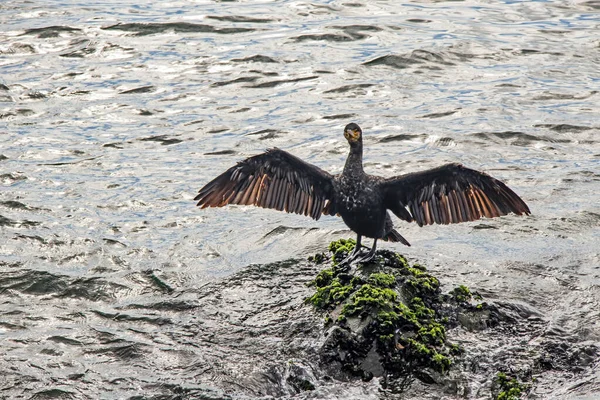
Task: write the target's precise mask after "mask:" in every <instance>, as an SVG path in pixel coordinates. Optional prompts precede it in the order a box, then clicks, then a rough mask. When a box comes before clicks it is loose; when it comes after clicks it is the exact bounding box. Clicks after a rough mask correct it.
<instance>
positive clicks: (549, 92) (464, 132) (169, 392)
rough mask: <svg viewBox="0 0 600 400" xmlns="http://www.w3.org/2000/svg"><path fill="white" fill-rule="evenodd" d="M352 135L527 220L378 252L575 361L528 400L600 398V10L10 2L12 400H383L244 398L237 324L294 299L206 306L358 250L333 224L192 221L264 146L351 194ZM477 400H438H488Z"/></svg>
mask: <svg viewBox="0 0 600 400" xmlns="http://www.w3.org/2000/svg"><path fill="white" fill-rule="evenodd" d="M349 122H356V123H358V124H359V125H360V126H361V127H362V129H363V132H364V138H365V155H364V156H365V169H366V170H367V172H370V173H373V174H378V175H382V176H394V175H398V174H402V173H407V172H413V171H420V170H423V169H427V168H432V167H435V166H439V165H441V164H444V163H448V162H459V163H463V164H464V165H466V166H468V167H470V168H474V169H478V170H481V171H485V172H487V173H489V174H491V175H492V176H494V177H496V178H498V179H501V180H502V181H504V182H505V183H507V184H508V185H509V186H510V187H511V188H513V189H514V190H515V191H516V192H517V193H518V194H519V195H520V196H521V197H522V198H523V199H524V200H525V201H526V202H527V203H528V205H529V206H530V208H531V211H532V215H531V216H528V217H517V216H514V215H512V216H507V217H502V218H497V219H483V220H480V221H476V222H472V223H465V224H458V225H448V226H438V225H436V226H429V227H424V228H419V227H418V226H416V225H415V224H408V223H404V222H402V221H399V220H397V219H396V220H395V223H396V226H397V228H398V230H399V231H400V232H401V233H402V235H403V236H404V237H406V238H407V239H408V241H409V242H411V244H412V247H410V248H407V247H403V246H402V245H401V244H389V243H382V244H380V247H381V248H387V249H391V250H395V251H398V252H401V253H402V254H404V255H405V256H406V257H408V258H409V259H410V260H412V261H418V262H420V263H422V264H424V265H427V266H428V268H429V270H430V271H431V272H432V273H434V274H435V275H437V276H438V277H439V278H440V280H441V281H442V283H443V284H444V285H445V288H447V289H450V288H452V287H454V286H456V285H462V284H464V285H467V286H469V287H471V288H475V289H477V290H478V291H479V292H480V293H481V294H482V295H483V296H484V298H486V299H488V300H489V301H498V302H505V303H510V304H515V305H519V306H520V307H525V308H527V309H528V310H530V312H531V315H536V321H537V322H538V323H540V326H541V328H540V334H539V337H543V338H547V337H548V336H552V337H553V338H554V339H553V340H555V341H557V342H565V343H570V344H572V345H573V346H575V347H576V348H578V349H586V350H585V351H584V352H585V353H586V354H588V356H589V357H587V358H586V360H587V361H586V363H582V365H581V368H579V369H578V371H577V372H576V373H575V372H573V371H571V370H569V371H566V370H565V371H558V370H557V371H556V372H555V373H553V374H544V375H541V376H538V377H536V380H535V383H534V384H533V385H532V388H531V391H530V393H529V396H530V397H529V398H534V399H581V400H583V399H598V398H600V202H599V196H600V195H599V193H600V2H598V1H595V0H590V1H512V0H507V1H447V2H445V1H412V2H403V3H398V2H394V1H367V0H348V1H314V2H304V1H248V2H245V1H222V2H220V1H193V2H192V1H177V0H176V1H165V2H159V1H156V2H149V1H137V2H134V1H130V0H121V1H113V0H105V1H99V2H92V4H88V2H82V1H44V2H31V1H5V2H1V3H0V343H1V346H0V397H2V398H11V399H12V398H14V399H17V398H24V399H29V398H31V399H50V398H60V399H63V398H77V399H78V398H106V399H121V398H153V399H154V398H156V399H158V398H215V399H216V398H254V397H260V396H263V395H265V396H267V395H272V396H276V397H279V396H288V397H292V398H295V397H298V396H299V397H298V398H374V399H375V398H380V397H381V396H383V394H381V391H380V390H379V386H378V383H377V380H373V381H371V382H368V383H363V382H358V383H356V382H354V383H347V382H335V381H334V382H329V383H328V384H327V385H325V386H324V387H323V388H321V389H319V390H317V391H316V392H305V393H300V394H297V395H296V394H294V393H283V392H281V393H280V392H276V391H275V392H272V393H271V392H269V391H268V390H266V391H264V392H260V391H259V390H258V389H256V387H253V386H252V387H251V385H250V386H245V385H243V384H239V379H240V376H246V375H247V374H248V373H249V372H248V371H251V370H252V369H253V368H254V369H261V368H263V367H264V365H263V364H262V361H260V360H262V359H264V357H268V354H265V353H268V346H269V343H268V342H265V341H263V342H259V341H258V340H259V338H260V329H258V328H256V329H255V330H245V329H242V328H243V327H242V325H243V324H242V322H244V321H247V318H248V316H249V315H252V312H253V310H256V308H257V307H272V308H274V309H275V308H277V307H284V304H285V296H282V298H277V296H275V297H274V298H272V299H271V300H270V302H267V303H265V300H264V299H263V300H261V301H259V300H258V298H259V296H258V295H257V297H251V296H250V297H248V296H246V297H245V296H244V295H245V294H244V293H237V294H235V296H233V297H232V298H230V299H229V301H220V302H219V303H218V304H217V303H214V301H216V300H214V299H211V293H212V292H211V291H210V290H207V289H206V288H210V287H212V286H210V285H219V284H223V282H226V281H227V280H228V279H232V277H235V276H237V277H240V276H243V275H239V274H244V273H246V272H247V271H248V269H247V268H249V266H250V265H251V264H267V263H272V262H276V261H282V260H286V259H290V258H306V257H307V256H308V255H310V254H314V253H317V252H322V251H325V250H326V247H327V244H328V243H329V241H331V240H333V239H336V238H340V237H354V234H353V233H352V232H350V231H349V230H347V228H346V227H345V225H344V224H343V222H342V221H341V219H339V218H335V217H323V218H321V219H320V220H319V221H313V220H311V219H308V218H306V217H301V216H298V215H293V214H285V213H281V212H277V211H273V210H265V209H260V208H253V207H239V206H231V207H226V208H222V209H204V210H200V209H198V208H196V207H195V203H194V201H193V198H194V196H195V194H196V192H197V191H198V189H199V188H200V187H202V186H203V185H204V184H205V183H207V182H208V181H209V180H211V179H212V178H213V177H215V176H216V175H217V174H219V173H221V172H222V171H224V170H225V169H227V168H229V167H230V166H232V165H234V164H235V163H236V162H237V161H239V160H242V159H244V158H246V157H248V156H251V155H254V154H258V153H260V152H262V151H264V150H265V149H267V148H270V147H279V148H282V149H285V150H287V151H289V152H291V153H293V154H295V155H296V156H298V157H300V158H302V159H304V160H307V161H309V162H311V163H314V164H316V165H318V166H319V167H321V168H323V169H325V170H327V171H329V172H332V173H338V172H340V171H341V169H342V167H343V163H344V160H345V157H346V154H347V143H346V141H345V139H344V137H343V135H342V130H343V127H344V126H345V125H346V124H347V123H349ZM368 244H370V242H368ZM274 274H275V275H276V274H277V273H276V272H275V273H274ZM286 276H287V278H286V279H291V281H290V282H293V278H290V275H289V274H288V275H286ZM291 276H293V275H291ZM253 279H254V278H253ZM274 279H276V277H274ZM265 285H268V284H266V283H265ZM222 289H223V290H227V287H224V288H222ZM232 290H233V289H232ZM246 294H247V293H246ZM263 294H264V293H263ZM269 296H272V294H269ZM219 300H221V299H220V298H219ZM242 303H243V304H242ZM207 304H212V307H213V308H212V309H210V310H212V311H209V309H208V308H206V307H208V306H207ZM265 304H267V305H265ZM217 305H218V306H217ZM205 306H206V307H205ZM300 311H302V310H300ZM300 311H299V310H295V312H297V313H299V315H305V314H306V313H309V312H310V308H306V309H303V311H302V312H300ZM203 313H204V314H203ZM303 313H304V314H303ZM240 315H245V317H244V318H241V317H240ZM209 316H212V317H214V318H209ZM216 316H219V318H217V317H216ZM238 317H240V321H242V322H240V324H242V325H240V324H237V325H236V324H233V325H231V326H237V327H238V328H239V329H238V330H235V329H233V330H231V326H230V325H227V326H229V327H230V328H227V327H226V326H225V325H219V323H220V322H219V321H221V322H222V321H229V322H231V320H232V319H235V318H238ZM255 322H256V323H257V324H258V325H256V326H259V325H260V324H259V321H255ZM263 322H264V321H263ZM244 323H245V322H244ZM264 323H266V322H264ZM227 334H230V335H232V336H227ZM223 335H225V336H223ZM452 335H453V334H452V333H450V334H449V336H450V337H451V338H452ZM217 336H218V337H221V339H222V340H221V341H219V340H217V339H215V337H217ZM250 336H252V337H254V336H257V338H256V341H253V340H252V337H250ZM455 337H457V338H459V337H460V332H457V333H456V334H455ZM223 338H224V339H223ZM225 339H226V340H225ZM482 340H483V341H485V339H482ZM527 340H529V341H535V339H531V338H529V339H527ZM217 342H218V344H215V343H217ZM226 342H227V343H228V344H225V343H226ZM233 343H238V345H235V346H234V345H233ZM528 343H532V342H528ZM272 344H273V346H276V344H275V343H272ZM228 346H229V347H228ZM253 346H256V347H253ZM265 346H266V347H265ZM500 349H501V346H500V347H498V348H497V350H498V351H500ZM492 356H493V354H490V357H492ZM286 357H287V355H286V354H285V353H277V355H276V357H274V358H273V359H272V360H271V361H270V362H272V363H275V364H276V363H277V362H278V360H279V361H280V362H281V363H283V364H285V363H286V362H287V359H286ZM578 360H580V358H579V359H578ZM219 363H220V364H219ZM217 364H219V365H221V370H220V371H230V373H229V374H230V378H229V379H224V378H223V376H225V374H224V373H222V372H219V374H217V373H215V372H214V371H215V369H216V368H217V366H216V365H217ZM264 368H266V367H264ZM261 370H262V369H261ZM211 371H212V372H211ZM211 373H213V374H214V375H212V376H211V375H210V374H211ZM217 377H218V378H217ZM236 382H238V386H237V387H236V386H235V383H236ZM486 385H487V386H489V382H488V383H486V382H481V383H480V384H474V383H470V384H469V388H468V390H467V389H465V390H462V391H460V390H457V392H456V393H447V394H446V395H445V396H446V397H443V398H445V399H458V398H471V399H488V398H490V397H489V396H490V395H489V391H488V392H486V391H485V390H480V386H481V387H486ZM425 392H426V391H421V392H419V393H420V394H413V396H412V397H410V398H414V399H419V398H430V397H427V395H426V394H423V393H425ZM136 396H138V397H136ZM161 396H163V397H161ZM168 396H171V397H168ZM176 396H180V397H176ZM203 396H204V397H203ZM211 396H212V397H211ZM244 396H247V397H244ZM436 398H440V397H436Z"/></svg>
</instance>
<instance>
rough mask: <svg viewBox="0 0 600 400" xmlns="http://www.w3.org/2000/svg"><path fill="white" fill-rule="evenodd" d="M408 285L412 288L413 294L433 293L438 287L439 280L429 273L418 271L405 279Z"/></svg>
mask: <svg viewBox="0 0 600 400" xmlns="http://www.w3.org/2000/svg"><path fill="white" fill-rule="evenodd" d="M407 283H408V285H410V286H411V287H412V288H413V291H414V293H415V294H417V295H418V294H425V295H433V294H435V292H437V291H438V290H439V288H440V281H439V280H438V279H437V278H436V277H435V276H431V275H429V274H426V273H423V272H420V274H419V275H415V276H414V277H413V278H411V279H409V280H408V281H407Z"/></svg>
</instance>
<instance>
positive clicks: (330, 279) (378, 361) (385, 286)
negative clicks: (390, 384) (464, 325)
mask: <svg viewBox="0 0 600 400" xmlns="http://www.w3.org/2000/svg"><path fill="white" fill-rule="evenodd" d="M353 248H354V242H353V241H345V240H340V241H338V242H334V243H332V244H331V245H330V251H331V252H333V263H334V264H333V266H332V267H330V268H326V269H324V270H322V271H321V272H320V273H319V275H318V276H317V277H316V278H315V280H314V281H313V284H314V286H315V287H316V290H317V292H316V293H315V294H314V295H313V296H311V297H310V298H309V301H310V302H311V303H312V304H313V305H315V306H316V307H317V308H319V309H321V310H324V311H325V312H326V321H327V322H328V323H329V324H330V325H331V328H330V330H329V332H328V334H327V338H326V339H325V343H324V345H323V347H322V350H321V361H322V363H323V364H324V365H325V366H326V369H327V371H328V372H329V373H330V374H331V375H333V376H334V377H336V378H337V379H342V378H345V379H351V377H359V378H360V379H363V380H370V379H372V378H373V377H384V381H386V382H387V381H388V380H390V379H391V380H398V379H400V380H407V379H410V378H411V377H413V376H414V377H417V378H419V379H421V380H424V381H425V382H429V381H433V382H435V381H436V380H437V378H435V376H436V374H443V373H445V372H446V371H447V370H448V368H449V367H450V365H451V364H452V360H451V358H452V353H453V351H454V346H453V345H452V344H451V343H449V342H448V341H447V339H446V326H447V324H448V322H449V319H448V317H447V315H449V314H450V312H448V311H444V312H442V305H443V304H444V302H443V300H444V298H443V297H442V295H441V291H440V289H439V281H438V280H437V278H435V277H433V276H432V275H430V274H429V273H427V272H426V269H425V268H424V267H422V266H420V265H418V264H415V265H414V266H412V267H410V266H409V264H408V262H407V261H406V259H405V258H404V257H402V256H400V255H398V254H395V253H392V252H389V251H385V250H380V251H379V252H378V253H377V254H378V256H377V258H376V259H375V260H374V261H373V262H371V263H369V264H368V265H363V266H362V267H359V268H358V269H356V270H355V271H352V270H349V269H348V268H347V267H340V266H339V265H337V262H338V261H339V260H340V259H341V258H342V257H345V256H347V254H348V252H349V251H351V250H352V249H353ZM461 296H463V295H461ZM463 297H464V296H463ZM448 299H454V298H453V297H452V296H448ZM463 300H464V301H462V302H459V301H455V302H454V307H452V308H453V310H455V311H454V313H455V314H458V310H459V308H462V307H460V306H461V304H463V303H464V304H466V301H467V299H466V297H465V298H464V299H463ZM446 307H447V308H449V307H451V306H450V305H446ZM444 314H447V315H444ZM455 320H457V318H455ZM429 370H431V371H429Z"/></svg>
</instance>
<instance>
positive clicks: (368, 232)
mask: <svg viewBox="0 0 600 400" xmlns="http://www.w3.org/2000/svg"><path fill="white" fill-rule="evenodd" d="M344 137H345V138H346V140H348V143H349V144H350V154H349V155H348V158H347V159H346V165H345V166H344V171H343V172H342V173H341V174H338V175H331V174H329V173H327V172H325V171H323V170H322V169H320V168H318V167H316V166H314V165H312V164H309V163H307V162H305V161H302V160H301V159H299V158H297V157H295V156H293V155H291V154H290V153H288V152H286V151H283V150H280V149H278V148H274V149H269V150H267V151H266V152H265V153H262V154H259V155H256V156H253V157H250V158H247V159H246V160H244V161H240V162H238V163H237V164H236V165H235V166H233V167H231V168H229V169H228V170H227V171H225V172H224V173H222V174H221V175H219V176H218V177H216V178H215V179H213V180H212V181H210V182H209V183H208V184H206V186H204V187H203V188H202V189H200V192H199V193H198V195H197V196H196V197H195V199H194V200H198V206H202V208H205V207H222V206H225V205H227V204H244V205H255V206H259V207H263V208H273V209H276V210H280V211H283V210H285V211H287V212H293V213H296V214H304V215H307V216H310V217H311V218H314V219H316V220H318V219H319V218H320V217H321V214H325V215H339V216H341V217H342V219H343V220H344V222H345V223H346V225H348V227H349V228H350V229H352V230H353V231H354V232H356V235H357V236H356V247H355V249H354V251H353V252H352V254H351V255H350V256H349V257H348V258H347V259H346V260H344V261H345V262H351V261H353V260H355V259H356V258H357V257H358V255H359V254H360V248H361V243H360V241H361V238H362V237H363V236H366V237H370V238H373V239H374V241H373V247H372V248H371V250H370V251H369V252H368V253H367V254H366V255H365V256H363V257H362V258H360V259H359V260H358V261H359V262H366V261H369V260H370V259H371V258H373V255H374V254H375V249H376V246H377V239H383V240H388V241H391V242H401V243H403V244H405V245H407V246H410V244H409V243H408V241H407V240H406V239H405V238H403V237H402V236H401V235H400V234H399V233H398V232H397V231H396V230H395V229H394V225H393V223H392V220H391V218H390V215H389V213H388V212H387V210H390V211H392V212H393V213H394V214H396V216H397V217H398V218H400V219H403V220H405V221H407V222H412V221H415V222H416V223H417V224H419V226H423V225H431V224H433V223H437V224H451V223H458V222H466V221H474V220H477V219H479V218H481V217H487V218H493V217H499V216H501V215H506V214H508V213H510V212H513V213H515V214H517V215H523V214H526V215H528V214H530V211H529V207H527V204H525V202H524V201H523V200H522V199H521V198H520V197H519V196H518V195H517V194H515V192H513V191H512V190H511V189H510V188H509V187H508V186H506V185H505V184H504V183H502V182H500V181H499V180H497V179H494V178H492V177H491V176H489V175H487V174H485V173H483V172H479V171H475V170H473V169H469V168H467V167H464V166H463V165H461V164H456V163H454V164H446V165H443V166H441V167H437V168H433V169H430V170H427V171H422V172H414V173H410V174H406V175H400V176H395V177H391V178H382V177H379V176H373V175H368V174H366V173H365V172H364V171H363V162H362V155H363V144H362V130H361V129H360V127H359V126H358V125H357V124H355V123H351V124H348V125H347V126H346V127H345V128H344Z"/></svg>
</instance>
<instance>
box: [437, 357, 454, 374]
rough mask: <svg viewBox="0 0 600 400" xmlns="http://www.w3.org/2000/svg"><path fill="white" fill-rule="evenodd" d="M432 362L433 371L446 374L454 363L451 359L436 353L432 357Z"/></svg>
mask: <svg viewBox="0 0 600 400" xmlns="http://www.w3.org/2000/svg"><path fill="white" fill-rule="evenodd" d="M432 360H433V365H432V367H433V369H435V370H436V371H439V372H446V371H447V370H448V368H450V365H452V361H451V360H450V358H448V357H447V356H445V355H443V354H440V353H435V354H434V355H433V357H432Z"/></svg>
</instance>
